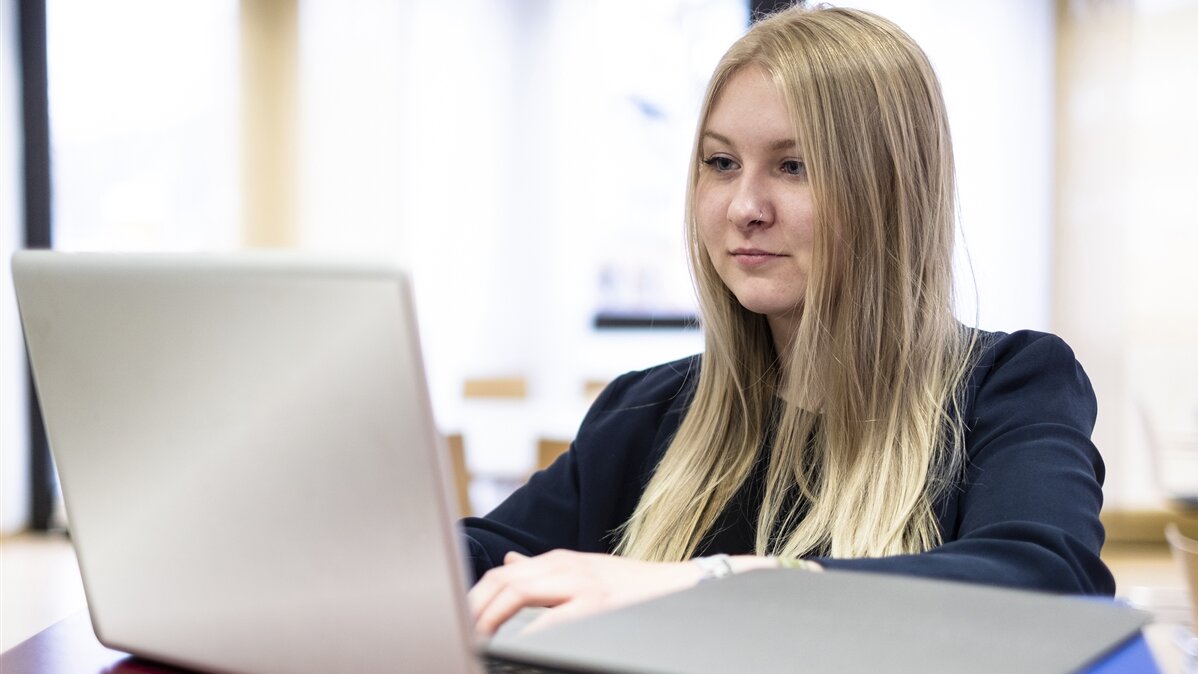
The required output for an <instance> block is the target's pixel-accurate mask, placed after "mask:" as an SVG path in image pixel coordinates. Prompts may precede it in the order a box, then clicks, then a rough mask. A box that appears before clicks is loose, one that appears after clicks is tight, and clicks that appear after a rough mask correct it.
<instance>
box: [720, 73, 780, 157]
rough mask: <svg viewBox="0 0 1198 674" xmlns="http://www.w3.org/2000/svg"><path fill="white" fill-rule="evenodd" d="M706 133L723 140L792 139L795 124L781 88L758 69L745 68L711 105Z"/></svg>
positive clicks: (730, 79) (733, 77) (726, 85)
mask: <svg viewBox="0 0 1198 674" xmlns="http://www.w3.org/2000/svg"><path fill="white" fill-rule="evenodd" d="M703 130H704V132H712V133H716V134H719V135H721V136H725V137H729V138H732V137H733V136H748V137H752V138H756V137H759V136H768V137H769V138H768V140H770V141H774V140H778V139H793V138H794V136H795V132H794V120H793V119H792V118H791V114H790V109H789V108H788V107H787V105H786V98H785V97H784V96H783V95H782V92H781V90H780V89H779V88H778V85H777V84H776V83H775V82H774V79H773V77H771V76H770V74H769V73H767V72H766V71H765V70H764V69H762V68H761V67H759V66H753V65H749V66H744V67H742V68H740V69H738V70H737V71H736V72H734V73H732V75H731V76H729V78H728V81H727V82H725V84H724V87H723V89H722V90H721V91H720V93H719V94H718V95H717V96H716V98H715V101H714V102H713V103H712V106H711V111H710V113H709V114H708V116H707V122H706V124H705V126H704V129H703Z"/></svg>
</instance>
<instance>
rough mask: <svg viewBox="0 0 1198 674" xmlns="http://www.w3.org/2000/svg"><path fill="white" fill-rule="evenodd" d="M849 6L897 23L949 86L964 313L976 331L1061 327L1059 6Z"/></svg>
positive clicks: (925, 1)
mask: <svg viewBox="0 0 1198 674" xmlns="http://www.w3.org/2000/svg"><path fill="white" fill-rule="evenodd" d="M844 4H845V5H848V6H853V7H857V8H860V9H865V10H868V11H872V12H875V13H877V14H881V15H882V16H884V17H886V18H888V19H891V20H892V21H894V22H895V23H897V24H898V25H899V26H900V27H901V28H903V29H904V30H905V31H907V33H909V34H910V35H911V37H912V38H914V39H915V41H916V42H918V43H919V45H920V46H921V47H923V49H924V51H925V52H927V54H928V58H929V59H931V61H932V66H933V67H934V68H935V69H936V73H937V75H939V77H940V82H941V86H942V87H943V90H944V98H945V103H946V105H947V107H948V114H949V123H950V125H951V127H952V133H953V144H954V146H955V150H956V160H957V178H958V192H959V195H960V209H961V220H960V228H961V236H960V237H958V245H957V249H958V255H957V293H958V302H957V313H958V316H959V317H960V318H961V320H962V321H964V322H965V323H966V324H974V322H975V318H974V317H975V315H976V324H977V325H978V326H979V327H982V328H985V329H988V330H1004V331H1011V330H1017V329H1021V328H1031V329H1037V330H1049V329H1050V328H1051V327H1052V320H1051V318H1052V241H1053V229H1052V223H1053V220H1052V218H1053V211H1052V209H1053V196H1052V189H1053V154H1054V149H1055V148H1054V142H1055V141H1054V134H1053V127H1054V124H1055V117H1054V96H1055V90H1054V73H1055V70H1056V65H1055V52H1054V49H1055V44H1056V43H1055V19H1054V3H1052V2H1045V1H1044V0H1008V1H1004V2H959V1H954V0H851V1H849V2H845V3H844ZM970 262H972V275H971V269H970ZM975 281H976V286H975ZM975 288H976V295H975Z"/></svg>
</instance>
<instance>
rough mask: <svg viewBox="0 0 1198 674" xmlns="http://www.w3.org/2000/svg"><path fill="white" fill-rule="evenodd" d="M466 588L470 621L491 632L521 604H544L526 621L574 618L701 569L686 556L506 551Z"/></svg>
mask: <svg viewBox="0 0 1198 674" xmlns="http://www.w3.org/2000/svg"><path fill="white" fill-rule="evenodd" d="M503 562H504V564H503V566H499V567H495V568H493V569H491V570H490V571H488V572H487V573H486V574H485V575H484V576H483V577H482V579H480V580H479V581H478V583H477V584H476V585H475V586H474V588H473V589H471V590H470V593H469V595H468V599H469V602H470V611H471V615H472V617H473V618H474V627H475V630H477V631H478V633H479V634H483V635H491V634H494V633H495V630H496V629H498V628H499V626H500V625H502V624H503V623H504V621H506V620H507V619H508V618H510V617H512V616H513V615H515V614H516V612H517V611H519V610H520V609H521V608H524V607H526V606H548V607H552V609H553V610H551V611H546V612H545V614H544V615H542V616H540V617H538V618H537V619H536V620H534V621H533V622H532V623H530V624H529V627H530V628H532V629H539V628H541V627H545V626H546V625H549V624H554V623H558V622H563V621H567V620H572V619H575V618H579V617H581V616H584V615H588V614H591V613H597V612H599V611H605V610H608V609H612V608H616V607H619V606H624V605H626V604H632V603H635V602H638V601H642V600H645V599H650V598H652V597H656V596H660V595H663V594H668V593H670V592H674V591H677V590H682V589H685V588H687V587H690V586H692V585H694V584H695V583H697V582H698V581H699V578H700V577H701V576H702V575H703V573H702V570H701V569H700V568H699V567H698V566H696V565H695V564H692V563H689V562H673V563H666V562H643V561H638V560H634V559H628V558H625V557H615V556H612V555H606V554H598V553H583V552H572V551H569V550H553V551H550V552H547V553H545V554H543V555H538V556H536V557H526V556H524V555H521V554H518V553H515V552H509V553H508V554H507V556H506V557H504V559H503Z"/></svg>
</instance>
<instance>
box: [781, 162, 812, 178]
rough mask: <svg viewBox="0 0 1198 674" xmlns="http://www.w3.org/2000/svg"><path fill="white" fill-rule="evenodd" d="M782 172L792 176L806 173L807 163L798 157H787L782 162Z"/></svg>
mask: <svg viewBox="0 0 1198 674" xmlns="http://www.w3.org/2000/svg"><path fill="white" fill-rule="evenodd" d="M782 172H783V173H787V174H790V175H792V176H805V175H807V165H806V164H804V163H803V162H801V161H799V160H798V159H788V160H786V161H784V162H782Z"/></svg>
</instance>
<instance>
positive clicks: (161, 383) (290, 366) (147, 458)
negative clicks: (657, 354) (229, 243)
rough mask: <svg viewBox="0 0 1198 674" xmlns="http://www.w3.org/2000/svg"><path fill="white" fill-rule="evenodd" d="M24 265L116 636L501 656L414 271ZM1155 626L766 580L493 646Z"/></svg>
mask: <svg viewBox="0 0 1198 674" xmlns="http://www.w3.org/2000/svg"><path fill="white" fill-rule="evenodd" d="M13 277H14V287H15V289H16V293H17V299H18V304H19V307H20V312H21V320H22V324H23V326H24V329H25V335H26V341H27V345H28V350H29V355H30V359H31V362H32V365H33V371H34V377H35V381H36V384H37V389H38V396H39V398H40V400H41V403H42V407H43V414H44V417H45V420H46V425H47V430H48V433H49V438H50V445H51V448H52V451H53V453H54V458H55V460H56V462H57V464H58V469H59V475H60V479H61V483H62V487H63V493H64V497H65V503H66V508H67V513H68V518H69V521H70V526H71V533H72V538H73V541H74V544H75V549H76V553H77V555H78V558H79V566H80V570H81V572H82V575H83V582H84V588H85V590H86V593H87V600H88V608H89V611H90V612H91V618H92V624H93V626H94V628H95V631H96V634H97V636H98V637H99V638H100V640H101V642H103V643H104V644H105V645H107V646H110V647H112V648H115V649H118V650H122V651H127V652H130V653H134V654H137V655H140V656H144V657H147V658H150V659H154V660H159V661H163V662H167V663H172V664H177V665H182V666H185V667H189V668H194V669H201V670H216V671H230V672H309V671H311V672H317V671H320V672H324V671H404V672H469V671H477V670H478V669H479V667H480V661H479V659H478V655H477V648H476V646H475V643H474V640H473V637H472V629H471V627H470V624H469V618H468V615H467V611H466V608H465V606H466V605H465V587H466V580H465V578H466V574H465V570H464V566H463V564H462V561H461V560H462V557H461V554H460V550H459V547H460V545H459V540H458V533H457V531H456V529H455V527H454V521H455V513H454V505H453V504H454V499H453V498H452V496H451V493H452V491H451V486H450V480H449V476H448V470H447V463H448V462H447V461H446V460H445V456H446V452H445V451H443V447H442V443H441V439H440V436H439V434H438V433H437V430H436V428H435V426H434V423H433V416H432V414H431V409H430V403H429V399H428V394H427V389H426V383H425V379H424V373H423V368H422V364H421V356H420V349H419V345H418V338H417V330H416V322H415V318H414V311H413V306H412V299H411V294H410V291H409V287H408V283H407V281H406V280H405V277H404V275H403V274H402V273H400V272H398V271H395V270H394V269H391V268H389V267H387V266H383V265H380V266H376V267H370V266H363V265H361V264H342V263H333V262H322V261H316V260H312V259H310V258H303V257H296V256H295V255H291V254H281V253H276V254H237V255H226V256H211V255H210V256H202V255H103V254H62V253H50V252H30V251H26V252H20V253H17V254H16V255H15V256H14V258H13ZM1143 620H1144V619H1143V617H1142V616H1141V615H1138V614H1134V613H1133V612H1130V611H1127V610H1125V609H1121V608H1119V607H1116V606H1113V605H1110V604H1108V603H1105V602H1101V601H1086V600H1079V599H1068V598H1061V597H1050V596H1047V595H1040V594H1034V593H1028V592H1010V591H1003V590H996V589H993V588H981V587H975V586H965V585H960V584H955V583H938V582H933V581H923V580H920V581H917V580H912V579H901V578H896V577H882V576H870V575H867V574H853V573H835V572H829V573H824V574H808V573H798V572H788V571H780V572H757V573H752V574H744V575H743V576H736V577H732V578H729V579H725V580H723V581H720V582H717V583H705V584H701V585H700V586H699V587H697V588H695V589H694V590H691V591H688V592H683V593H679V594H675V595H671V596H668V597H663V598H660V599H657V600H653V601H650V602H646V603H643V604H639V605H635V606H630V607H627V608H624V609H621V610H618V611H615V612H612V613H608V614H605V615H600V616H595V617H593V618H588V619H584V620H582V621H578V622H575V623H571V624H567V625H561V626H558V627H555V628H551V629H548V630H545V631H543V632H538V633H535V634H531V635H521V636H515V637H504V638H497V639H495V640H494V641H492V642H491V643H490V644H489V645H488V649H487V650H488V652H489V653H491V654H492V655H497V656H500V657H501V658H503V659H506V660H508V661H512V662H523V663H532V664H539V665H545V666H549V667H558V668H561V669H565V670H568V671H606V672H630V671H649V672H726V671H795V670H803V669H806V670H807V671H908V665H912V663H915V664H914V665H912V667H913V668H911V669H910V671H925V672H933V671H945V672H959V671H974V672H988V671H992V672H1006V671H1050V672H1051V671H1072V670H1075V669H1077V668H1078V667H1081V666H1084V665H1086V664H1087V663H1093V662H1094V661H1095V658H1098V657H1100V656H1102V655H1103V654H1104V653H1107V652H1108V651H1110V649H1111V648H1113V647H1115V646H1117V645H1118V644H1120V643H1122V642H1124V641H1125V640H1127V639H1128V638H1131V637H1133V636H1134V635H1135V634H1136V632H1137V631H1138V629H1139V627H1140V625H1141V624H1142V623H1143ZM900 628H901V629H900ZM948 645H952V647H951V648H950V647H948ZM1037 649H1038V650H1037ZM1029 653H1030V654H1032V657H1031V658H1030V659H1029V658H1028V657H1026V656H1027V655H1028V654H1029ZM1021 657H1022V659H1020V658H1021ZM1150 660H1151V658H1150V657H1149V662H1150ZM1031 665H1038V666H1031Z"/></svg>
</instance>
